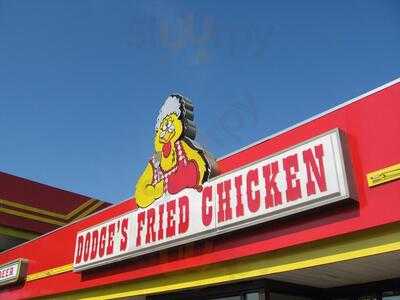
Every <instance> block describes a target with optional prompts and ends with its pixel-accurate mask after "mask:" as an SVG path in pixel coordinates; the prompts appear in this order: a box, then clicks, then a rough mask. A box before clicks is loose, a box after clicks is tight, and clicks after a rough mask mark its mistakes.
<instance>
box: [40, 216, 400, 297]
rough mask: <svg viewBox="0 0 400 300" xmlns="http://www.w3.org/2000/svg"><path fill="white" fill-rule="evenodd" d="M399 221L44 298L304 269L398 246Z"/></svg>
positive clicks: (124, 293)
mask: <svg viewBox="0 0 400 300" xmlns="http://www.w3.org/2000/svg"><path fill="white" fill-rule="evenodd" d="M399 235H400V224H399V223H397V224H393V225H388V226H385V227H381V228H378V229H372V230H368V231H364V232H361V233H356V234H351V235H346V236H343V237H338V238H333V239H329V240H324V241H319V242H314V243H309V244H307V245H303V246H297V247H291V248H288V249H284V250H280V251H275V252H272V253H266V254H262V255H257V256H251V257H248V258H243V259H237V260H234V261H229V262H224V263H219V264H213V265H210V266H206V267H201V268H193V269H190V270H187V271H179V272H174V273H169V274H168V275H166V274H164V275H159V276H154V277H151V278H146V279H142V280H136V281H132V282H127V283H121V284H114V285H111V286H105V287H97V288H93V289H86V290H82V291H77V292H74V293H69V294H64V295H58V296H54V295H53V296H51V297H49V298H47V299H86V300H99V299H118V298H124V297H134V296H143V295H151V294H159V293H166V292H173V291H177V290H183V289H189V288H196V287H204V286H208V285H215V284H222V283H228V282H233V281H239V280H249V279H253V278H257V277H265V276H267V275H270V274H275V273H281V272H287V271H293V270H298V269H304V268H309V267H314V266H320V265H324V264H330V263H335V262H340V261H346V260H351V259H357V258H361V257H366V256H370V255H377V254H382V253H387V252H391V251H399V250H400V240H399Z"/></svg>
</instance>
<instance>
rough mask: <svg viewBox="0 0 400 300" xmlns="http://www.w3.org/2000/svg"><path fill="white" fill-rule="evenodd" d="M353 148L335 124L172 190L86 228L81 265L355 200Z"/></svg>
mask: <svg viewBox="0 0 400 300" xmlns="http://www.w3.org/2000/svg"><path fill="white" fill-rule="evenodd" d="M345 148H346V147H345V142H344V136H343V134H342V133H341V132H340V131H339V130H338V129H335V130H331V131H329V132H327V133H325V134H322V135H320V136H318V137H315V138H313V139H311V140H307V141H305V142H303V143H301V144H298V145H295V146H293V147H291V148H289V149H286V150H284V151H282V152H279V153H276V154H274V155H271V156H268V157H265V158H263V159H261V160H259V161H256V162H254V163H252V164H249V165H247V166H244V167H241V168H240V169H237V170H234V171H232V172H229V173H226V174H223V175H220V176H217V177H214V178H211V179H210V180H208V181H206V182H205V183H204V184H203V185H202V188H201V189H193V188H187V189H183V190H181V191H179V192H178V193H176V194H169V193H164V194H163V195H162V196H161V197H159V198H158V199H156V200H155V201H154V202H152V204H151V205H149V206H147V207H140V208H138V209H137V210H135V211H132V212H130V213H127V214H124V215H121V216H119V217H116V218H114V219H111V220H109V221H106V222H104V223H101V224H98V225H96V226H93V227H91V228H87V229H85V230H83V231H80V232H78V234H77V236H76V246H75V255H74V263H73V266H74V270H75V271H81V270H85V269H89V268H93V267H96V266H100V265H104V264H109V263H112V262H115V261H120V260H122V259H127V258H131V257H136V256H139V255H143V254H146V253H150V252H154V251H158V250H162V249H166V248H169V247H173V246H177V245H181V244H185V243H189V242H192V241H196V240H200V239H205V238H208V237H211V236H217V235H220V234H223V233H226V232H230V231H234V230H239V229H242V228H245V227H249V226H252V225H255V224H260V223H264V222H268V221H270V220H276V219H279V218H283V217H286V216H288V215H293V214H298V213H301V212H302V211H306V210H311V209H313V208H316V207H322V206H325V205H328V204H331V203H336V202H341V201H346V199H354V200H355V196H354V194H353V189H352V185H351V176H350V175H351V168H350V167H349V166H350V164H349V162H348V160H347V158H346V154H347V153H346V150H345Z"/></svg>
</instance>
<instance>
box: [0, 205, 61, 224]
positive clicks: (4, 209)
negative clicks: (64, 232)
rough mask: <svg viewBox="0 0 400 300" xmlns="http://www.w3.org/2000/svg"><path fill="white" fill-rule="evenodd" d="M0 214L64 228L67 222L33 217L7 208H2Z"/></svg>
mask: <svg viewBox="0 0 400 300" xmlns="http://www.w3.org/2000/svg"><path fill="white" fill-rule="evenodd" d="M0 212H3V213H6V214H10V215H14V216H18V217H23V218H26V219H31V220H35V221H39V222H43V223H48V224H53V225H58V226H63V225H65V224H66V222H62V221H57V220H54V219H49V218H46V217H42V216H38V215H33V214H30V213H25V212H22V211H18V210H13V209H10V208H5V207H0Z"/></svg>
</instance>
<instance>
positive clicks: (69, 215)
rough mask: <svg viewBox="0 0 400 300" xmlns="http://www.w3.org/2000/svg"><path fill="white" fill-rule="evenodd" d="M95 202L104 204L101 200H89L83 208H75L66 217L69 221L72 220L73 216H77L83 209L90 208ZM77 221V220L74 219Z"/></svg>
mask: <svg viewBox="0 0 400 300" xmlns="http://www.w3.org/2000/svg"><path fill="white" fill-rule="evenodd" d="M94 201H98V202H100V203H103V202H101V201H100V200H96V199H93V198H91V199H89V200H87V201H86V202H85V203H83V204H82V205H81V206H78V207H77V208H75V209H74V210H73V211H71V212H70V213H69V214H68V215H67V216H66V217H67V218H68V219H71V218H72V217H73V216H75V215H76V214H77V213H78V212H81V211H82V210H83V209H85V208H86V207H88V206H89V205H90V204H92V203H93V202H94ZM74 219H75V218H74Z"/></svg>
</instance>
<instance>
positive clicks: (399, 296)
mask: <svg viewBox="0 0 400 300" xmlns="http://www.w3.org/2000/svg"><path fill="white" fill-rule="evenodd" d="M382 300H400V291H396V292H393V291H390V292H384V293H383V294H382Z"/></svg>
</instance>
